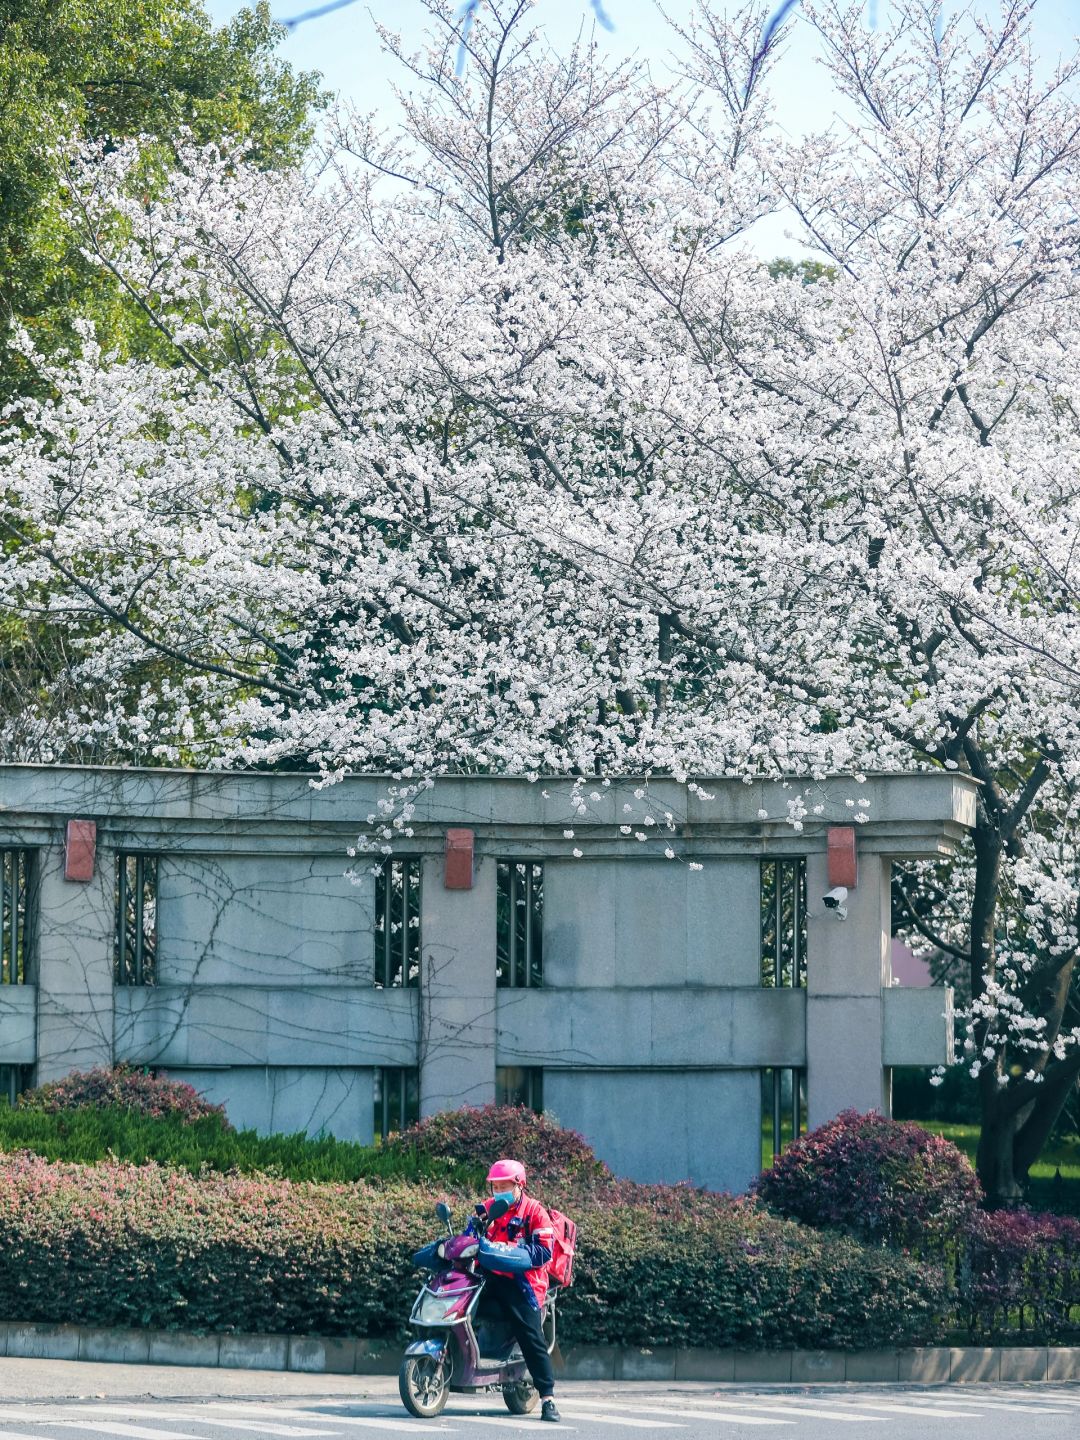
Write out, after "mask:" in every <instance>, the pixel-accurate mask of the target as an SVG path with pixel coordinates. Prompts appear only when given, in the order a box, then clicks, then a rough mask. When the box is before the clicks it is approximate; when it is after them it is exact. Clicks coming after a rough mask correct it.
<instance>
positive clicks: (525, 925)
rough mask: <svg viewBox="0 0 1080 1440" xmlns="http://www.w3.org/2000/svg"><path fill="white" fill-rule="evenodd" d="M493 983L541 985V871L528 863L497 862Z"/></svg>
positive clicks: (542, 937)
mask: <svg viewBox="0 0 1080 1440" xmlns="http://www.w3.org/2000/svg"><path fill="white" fill-rule="evenodd" d="M497 907H498V908H497V912H496V927H495V983H496V984H497V985H509V986H519V985H542V984H543V983H544V867H543V865H538V864H534V863H533V862H531V861H523V860H500V861H499V862H498V900H497Z"/></svg>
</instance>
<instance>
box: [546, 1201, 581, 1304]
mask: <svg viewBox="0 0 1080 1440" xmlns="http://www.w3.org/2000/svg"><path fill="white" fill-rule="evenodd" d="M548 1214H549V1215H550V1216H551V1229H552V1232H553V1234H552V1243H551V1263H550V1265H549V1266H548V1274H549V1275H550V1276H551V1278H552V1280H554V1281H555V1284H556V1285H559V1286H562V1287H563V1288H565V1287H566V1286H567V1285H572V1284H573V1283H574V1250H575V1248H576V1246H577V1226H576V1225H575V1224H574V1222H573V1220H571V1219H570V1218H569V1216H566V1215H564V1214H563V1213H562V1211H561V1210H552V1209H551V1208H550V1207H548Z"/></svg>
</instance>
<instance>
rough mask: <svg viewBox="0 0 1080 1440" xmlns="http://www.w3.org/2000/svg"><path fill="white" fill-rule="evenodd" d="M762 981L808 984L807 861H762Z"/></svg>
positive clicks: (775, 984) (798, 984) (785, 984)
mask: <svg viewBox="0 0 1080 1440" xmlns="http://www.w3.org/2000/svg"><path fill="white" fill-rule="evenodd" d="M761 983H762V985H765V986H774V987H778V988H779V987H797V986H804V985H805V984H806V861H805V860H763V861H762V863H761Z"/></svg>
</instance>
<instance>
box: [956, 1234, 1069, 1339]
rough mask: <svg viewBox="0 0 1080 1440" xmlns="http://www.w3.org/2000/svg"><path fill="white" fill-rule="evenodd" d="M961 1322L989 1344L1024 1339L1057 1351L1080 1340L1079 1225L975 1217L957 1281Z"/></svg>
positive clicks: (970, 1331)
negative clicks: (1058, 1344) (1020, 1335)
mask: <svg viewBox="0 0 1080 1440" xmlns="http://www.w3.org/2000/svg"><path fill="white" fill-rule="evenodd" d="M957 1290H958V1302H959V1304H958V1309H959V1317H960V1319H961V1321H962V1323H963V1324H964V1327H965V1328H966V1330H967V1331H968V1333H969V1334H971V1335H972V1336H973V1337H976V1338H978V1339H980V1340H981V1341H985V1342H991V1341H993V1340H996V1339H1000V1338H1001V1337H1002V1336H1010V1337H1015V1336H1016V1334H1017V1332H1018V1331H1019V1332H1023V1333H1024V1334H1025V1335H1027V1336H1029V1337H1030V1338H1031V1339H1032V1341H1033V1342H1034V1341H1037V1342H1038V1343H1040V1344H1053V1343H1055V1342H1060V1341H1063V1340H1072V1341H1073V1343H1075V1340H1076V1336H1077V1334H1078V1333H1080V1220H1075V1219H1073V1218H1072V1217H1071V1216H1064V1215H1033V1214H1032V1213H1031V1212H1030V1211H1028V1210H997V1211H994V1212H992V1213H991V1214H980V1215H978V1216H976V1218H975V1220H974V1222H973V1224H972V1226H971V1229H970V1231H969V1234H968V1242H967V1245H966V1247H965V1251H964V1255H963V1258H962V1260H961V1263H960V1266H959V1270H958V1274H957Z"/></svg>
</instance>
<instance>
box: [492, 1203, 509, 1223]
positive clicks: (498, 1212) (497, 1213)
mask: <svg viewBox="0 0 1080 1440" xmlns="http://www.w3.org/2000/svg"><path fill="white" fill-rule="evenodd" d="M509 1209H510V1202H509V1201H508V1200H493V1201H492V1202H491V1204H490V1205H489V1206H488V1207H487V1213H488V1219H489V1220H501V1219H502V1217H503V1216H504V1215H505V1214H506V1212H507V1210H509Z"/></svg>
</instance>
